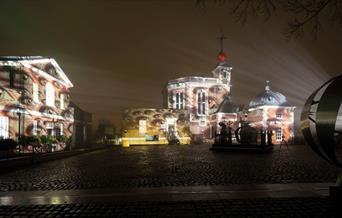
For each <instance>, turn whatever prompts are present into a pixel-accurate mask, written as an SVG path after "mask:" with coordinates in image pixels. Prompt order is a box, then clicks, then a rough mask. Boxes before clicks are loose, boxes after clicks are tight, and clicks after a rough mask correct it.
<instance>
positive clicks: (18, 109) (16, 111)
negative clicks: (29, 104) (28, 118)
mask: <svg viewBox="0 0 342 218" xmlns="http://www.w3.org/2000/svg"><path fill="white" fill-rule="evenodd" d="M24 112H25V108H24V107H23V106H22V105H21V104H20V103H19V104H17V105H16V108H15V109H14V110H13V116H16V115H17V116H18V145H19V153H20V152H21V151H20V146H21V142H22V141H21V139H22V138H21V134H22V133H21V128H22V126H21V118H22V115H24Z"/></svg>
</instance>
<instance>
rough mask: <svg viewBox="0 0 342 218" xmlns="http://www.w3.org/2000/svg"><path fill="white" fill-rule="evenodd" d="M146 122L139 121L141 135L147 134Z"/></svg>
mask: <svg viewBox="0 0 342 218" xmlns="http://www.w3.org/2000/svg"><path fill="white" fill-rule="evenodd" d="M146 125H147V122H146V120H139V134H140V135H144V134H145V133H146Z"/></svg>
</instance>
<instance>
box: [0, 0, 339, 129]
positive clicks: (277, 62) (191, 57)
mask: <svg viewBox="0 0 342 218" xmlns="http://www.w3.org/2000/svg"><path fill="white" fill-rule="evenodd" d="M286 17H287V15H285V14H283V13H281V12H277V16H274V17H272V18H271V20H269V21H268V22H264V21H263V19H257V18H251V19H249V20H248V22H247V23H246V24H244V25H242V24H241V23H237V22H235V19H234V18H233V17H232V16H230V15H229V14H228V13H227V8H225V7H224V6H221V7H220V6H213V5H211V6H209V7H207V8H200V7H198V6H196V4H195V0H188V1H183V0H182V1H172V0H170V1H166V0H164V1H161V0H160V1H156V0H155V1H147V0H145V1H144V0H141V1H137V0H136V1H114V0H82V1H76V0H69V1H65V0H59V1H57V0H56V1H40V0H39V1H38V0H31V1H30V0H22V1H19V0H1V2H0V27H1V32H0V55H43V56H50V57H53V58H55V59H56V60H57V62H58V63H59V64H60V66H61V67H62V69H63V70H64V71H65V72H66V74H67V75H68V77H69V79H70V80H71V81H72V82H73V84H74V88H72V91H71V92H72V99H73V100H74V102H76V104H78V105H79V106H80V107H81V108H83V109H85V110H88V111H90V112H93V114H94V119H95V123H97V120H101V119H109V120H112V121H114V122H116V123H117V122H119V121H120V114H121V110H122V109H123V108H126V107H162V95H161V91H162V88H163V86H164V85H165V84H166V82H167V81H168V80H169V79H174V78H177V77H183V76H211V70H212V69H213V68H214V67H215V64H216V55H217V53H218V51H219V42H218V41H217V39H216V37H217V36H218V35H219V34H220V29H222V30H223V32H224V33H225V35H227V40H226V41H225V42H224V50H225V52H226V53H227V55H228V61H229V62H230V64H231V65H232V66H233V71H232V84H233V87H232V91H233V100H234V101H236V102H237V103H240V104H248V102H249V101H250V100H251V99H252V98H253V97H254V96H255V95H256V94H257V93H258V92H261V91H262V90H263V89H264V84H265V80H267V79H268V80H271V88H272V89H273V90H275V91H280V92H282V93H283V94H285V95H286V96H287V97H288V100H289V102H290V103H291V104H293V105H295V106H297V107H298V110H297V111H300V107H301V106H302V105H303V104H304V101H305V99H306V97H308V95H309V94H310V93H311V92H312V91H313V90H314V89H315V88H316V87H317V86H319V85H320V84H321V83H322V82H324V81H325V80H327V79H328V78H330V77H331V76H334V75H337V74H338V73H341V70H342V61H341V57H342V54H341V53H342V49H341V45H342V31H341V29H337V30H336V29H335V28H333V27H329V25H324V26H323V30H322V31H321V32H320V34H319V35H318V39H317V40H314V37H312V36H310V31H306V33H307V34H306V36H305V37H303V38H300V39H292V40H291V41H286V40H285V39H284V35H283V34H282V32H283V31H284V29H285V28H286V23H287V18H286Z"/></svg>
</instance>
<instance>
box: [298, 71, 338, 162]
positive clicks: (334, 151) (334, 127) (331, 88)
mask: <svg viewBox="0 0 342 218" xmlns="http://www.w3.org/2000/svg"><path fill="white" fill-rule="evenodd" d="M301 130H302V133H303V135H304V138H305V140H306V142H307V144H309V145H310V146H311V148H312V149H313V150H314V151H315V152H316V153H317V154H318V155H319V156H320V157H322V158H323V159H324V160H326V161H328V162H329V163H331V164H333V165H335V166H337V167H339V168H342V75H339V76H336V77H334V78H332V79H330V80H329V81H327V82H326V83H324V84H323V85H322V86H321V87H319V88H318V89H317V90H316V91H315V92H313V93H312V94H311V95H310V97H309V98H308V99H307V101H306V103H305V105H304V108H303V111H302V115H301Z"/></svg>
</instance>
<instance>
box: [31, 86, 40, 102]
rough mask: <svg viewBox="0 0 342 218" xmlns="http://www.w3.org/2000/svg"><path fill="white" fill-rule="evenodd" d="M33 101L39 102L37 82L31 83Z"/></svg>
mask: <svg viewBox="0 0 342 218" xmlns="http://www.w3.org/2000/svg"><path fill="white" fill-rule="evenodd" d="M32 89H33V101H34V102H39V90H38V84H37V83H33V87H32Z"/></svg>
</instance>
